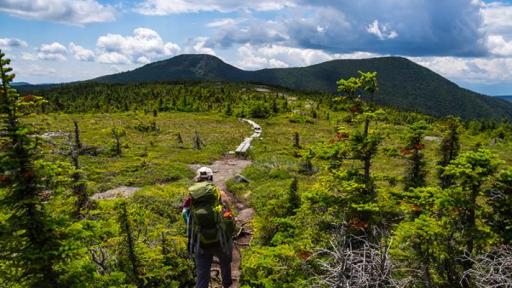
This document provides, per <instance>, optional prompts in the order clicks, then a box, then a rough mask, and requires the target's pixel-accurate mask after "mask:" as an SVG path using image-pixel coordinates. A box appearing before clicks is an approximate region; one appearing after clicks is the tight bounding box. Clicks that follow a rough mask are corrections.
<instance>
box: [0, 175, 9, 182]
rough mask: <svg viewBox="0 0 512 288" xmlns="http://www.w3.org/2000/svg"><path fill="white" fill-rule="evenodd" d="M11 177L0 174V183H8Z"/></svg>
mask: <svg viewBox="0 0 512 288" xmlns="http://www.w3.org/2000/svg"><path fill="white" fill-rule="evenodd" d="M10 181H11V179H10V178H9V177H8V176H5V175H0V183H2V184H8V183H10Z"/></svg>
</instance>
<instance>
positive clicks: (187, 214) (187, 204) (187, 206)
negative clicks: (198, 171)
mask: <svg viewBox="0 0 512 288" xmlns="http://www.w3.org/2000/svg"><path fill="white" fill-rule="evenodd" d="M191 203H192V199H191V198H190V196H189V197H187V198H186V199H185V201H184V202H183V209H182V210H181V216H182V217H183V221H185V224H188V219H189V218H190V204H191Z"/></svg>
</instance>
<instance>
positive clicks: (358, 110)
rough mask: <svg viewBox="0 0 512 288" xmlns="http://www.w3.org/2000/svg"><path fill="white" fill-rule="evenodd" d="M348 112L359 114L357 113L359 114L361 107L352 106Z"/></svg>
mask: <svg viewBox="0 0 512 288" xmlns="http://www.w3.org/2000/svg"><path fill="white" fill-rule="evenodd" d="M350 112H352V113H359V112H361V106H359V105H354V106H352V107H350Z"/></svg>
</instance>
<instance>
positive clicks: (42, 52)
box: [37, 42, 67, 61]
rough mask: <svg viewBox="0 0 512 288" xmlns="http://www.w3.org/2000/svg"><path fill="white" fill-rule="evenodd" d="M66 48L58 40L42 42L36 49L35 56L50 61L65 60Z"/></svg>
mask: <svg viewBox="0 0 512 288" xmlns="http://www.w3.org/2000/svg"><path fill="white" fill-rule="evenodd" d="M66 54H67V49H66V47H64V45H62V44H60V43H59V42H53V43H50V44H43V45H41V47H39V48H38V49H37V58H38V59H41V60H50V61H64V60H66V59H67V58H66Z"/></svg>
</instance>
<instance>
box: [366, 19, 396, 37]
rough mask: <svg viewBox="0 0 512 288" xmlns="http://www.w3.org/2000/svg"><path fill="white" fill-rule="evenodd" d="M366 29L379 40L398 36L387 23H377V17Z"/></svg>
mask: <svg viewBox="0 0 512 288" xmlns="http://www.w3.org/2000/svg"><path fill="white" fill-rule="evenodd" d="M366 31H368V33H370V34H373V35H375V36H377V38H379V40H387V39H393V38H396V37H397V36H398V33H396V31H393V30H391V29H390V28H389V27H388V26H387V25H382V24H379V20H377V19H375V20H374V21H373V22H372V24H370V25H368V27H367V28H366Z"/></svg>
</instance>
